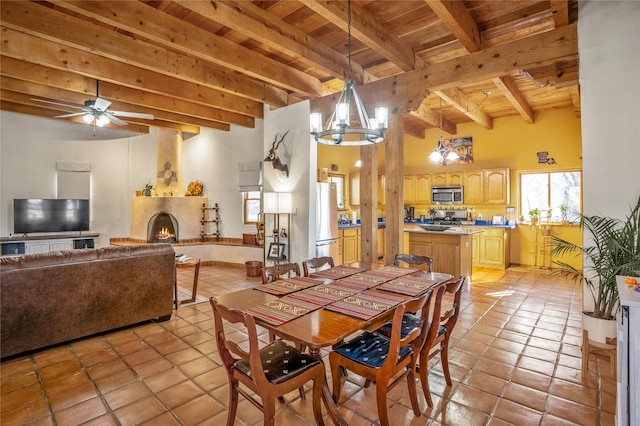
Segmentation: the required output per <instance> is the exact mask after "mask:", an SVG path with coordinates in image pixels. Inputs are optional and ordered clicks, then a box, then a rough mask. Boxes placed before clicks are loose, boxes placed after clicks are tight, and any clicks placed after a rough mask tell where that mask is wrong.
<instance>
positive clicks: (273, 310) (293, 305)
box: [247, 297, 319, 325]
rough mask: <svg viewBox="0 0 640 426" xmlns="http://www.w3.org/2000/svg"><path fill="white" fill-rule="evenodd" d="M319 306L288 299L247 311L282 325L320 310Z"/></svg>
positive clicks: (269, 321)
mask: <svg viewBox="0 0 640 426" xmlns="http://www.w3.org/2000/svg"><path fill="white" fill-rule="evenodd" d="M318 308H319V306H318V305H315V304H312V303H305V302H303V301H301V300H293V299H287V298H286V297H283V298H280V299H277V300H272V301H270V302H265V303H263V304H262V305H258V306H254V307H253V308H250V309H247V313H249V314H251V315H253V316H254V317H257V318H260V319H262V320H263V321H265V322H268V323H270V324H275V325H280V324H284V323H285V322H288V321H291V320H292V319H295V318H297V317H299V316H301V315H304V314H308V313H309V312H311V311H314V310H316V309H318Z"/></svg>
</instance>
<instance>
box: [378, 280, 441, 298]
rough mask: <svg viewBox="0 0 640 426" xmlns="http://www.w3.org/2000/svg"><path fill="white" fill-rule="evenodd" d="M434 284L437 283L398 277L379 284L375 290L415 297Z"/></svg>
mask: <svg viewBox="0 0 640 426" xmlns="http://www.w3.org/2000/svg"><path fill="white" fill-rule="evenodd" d="M435 283H437V281H435V280H427V279H424V278H418V277H400V278H396V279H395V280H391V281H387V282H386V283H383V284H380V285H379V286H377V287H376V290H385V291H391V292H393V293H400V294H406V295H408V296H417V295H419V294H420V293H423V292H424V291H426V290H427V289H429V288H430V287H431V286H433V285H434V284H435Z"/></svg>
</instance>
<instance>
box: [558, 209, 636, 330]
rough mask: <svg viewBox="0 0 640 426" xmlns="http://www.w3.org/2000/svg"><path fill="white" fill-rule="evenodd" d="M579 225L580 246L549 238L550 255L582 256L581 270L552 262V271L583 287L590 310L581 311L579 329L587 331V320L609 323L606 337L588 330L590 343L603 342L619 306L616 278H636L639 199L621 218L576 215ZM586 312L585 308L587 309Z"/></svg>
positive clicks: (613, 322) (562, 262)
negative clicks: (581, 235) (583, 232)
mask: <svg viewBox="0 0 640 426" xmlns="http://www.w3.org/2000/svg"><path fill="white" fill-rule="evenodd" d="M580 226H581V228H582V229H583V230H584V229H586V230H587V234H588V235H584V238H585V242H584V245H582V246H581V245H578V244H575V243H572V242H570V241H566V240H564V239H562V238H559V237H557V236H554V237H553V238H552V242H551V244H552V249H551V255H552V256H564V255H575V256H582V259H583V267H582V269H577V268H575V267H574V266H572V265H570V264H568V263H566V262H564V261H560V260H554V261H553V263H554V264H555V265H558V266H559V267H560V268H562V269H560V270H558V271H555V273H559V274H561V275H563V276H566V277H569V278H571V279H572V280H574V281H579V282H580V283H582V284H583V285H585V286H586V287H587V289H588V290H589V293H590V294H591V297H592V301H593V310H592V311H587V310H585V311H584V312H583V327H584V328H585V329H587V327H588V326H589V324H590V323H591V322H592V321H591V319H597V320H605V321H607V322H608V323H609V327H608V328H609V329H610V331H608V332H606V333H607V335H604V336H602V335H600V336H597V334H596V332H595V331H593V332H592V330H589V331H590V333H589V335H590V340H597V341H602V342H605V341H606V339H605V337H615V321H611V320H615V315H616V312H617V310H618V306H619V296H618V288H617V285H616V275H630V276H638V275H640V234H639V231H640V198H639V199H638V201H637V202H636V205H635V207H633V208H632V209H631V213H630V214H629V215H628V216H627V217H626V218H625V219H624V220H620V219H617V218H611V217H606V216H597V215H580ZM587 309H588V308H587ZM591 336H593V337H591Z"/></svg>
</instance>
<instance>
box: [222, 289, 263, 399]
mask: <svg viewBox="0 0 640 426" xmlns="http://www.w3.org/2000/svg"><path fill="white" fill-rule="evenodd" d="M210 303H211V307H212V308H213V320H214V325H215V333H216V345H217V346H218V354H219V355H220V359H221V360H222V363H223V364H224V367H225V369H226V370H227V372H228V373H230V372H231V371H232V370H233V368H234V365H235V363H236V362H237V361H239V360H245V361H248V362H249V364H250V365H251V377H252V379H253V381H254V382H255V384H256V386H257V387H258V388H260V387H261V386H265V385H270V383H269V381H268V380H267V378H266V376H265V374H264V370H263V368H262V361H261V359H260V347H259V344H258V333H257V331H256V323H255V321H254V319H253V317H252V316H251V315H249V314H246V313H244V312H242V311H239V310H237V309H231V308H228V307H226V306H224V305H221V304H219V303H218V301H217V300H216V299H215V298H213V297H212V298H211V299H210ZM223 320H225V321H227V322H229V323H231V324H242V325H243V326H244V328H245V331H246V333H247V335H248V336H249V350H248V351H246V350H244V349H243V348H242V347H240V345H238V344H237V343H235V342H233V341H232V340H230V339H227V338H226V334H225V330H224V321H223ZM234 332H237V330H235V329H234Z"/></svg>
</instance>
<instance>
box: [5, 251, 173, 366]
mask: <svg viewBox="0 0 640 426" xmlns="http://www.w3.org/2000/svg"><path fill="white" fill-rule="evenodd" d="M174 279H175V253H174V251H173V248H172V247H171V245H170V244H143V245H134V246H119V247H115V246H112V247H104V248H99V249H82V250H73V251H62V252H52V253H42V254H34V255H27V256H21V257H12V258H2V259H0V308H1V310H0V357H2V358H4V357H7V356H11V355H16V354H19V353H22V352H26V351H31V350H34V349H39V348H43V347H45V346H50V345H54V344H57V343H62V342H66V341H69V340H73V339H77V338H80V337H85V336H89V335H92V334H96V333H101V332H105V331H108V330H112V329H115V328H119V327H124V326H127V325H131V324H136V323H139V322H142V321H147V320H150V319H158V320H161V321H162V320H167V319H169V318H170V317H171V314H172V313H173V291H174V287H173V285H174Z"/></svg>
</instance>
